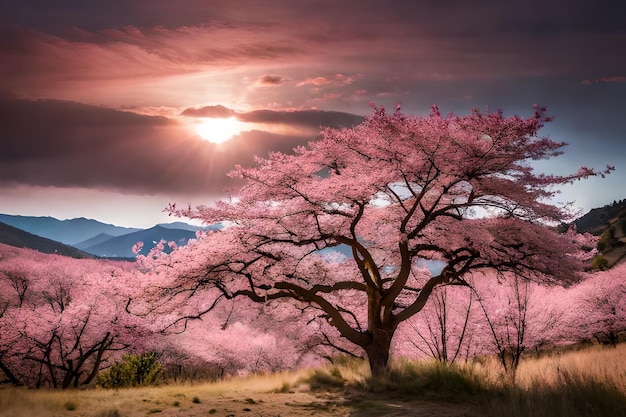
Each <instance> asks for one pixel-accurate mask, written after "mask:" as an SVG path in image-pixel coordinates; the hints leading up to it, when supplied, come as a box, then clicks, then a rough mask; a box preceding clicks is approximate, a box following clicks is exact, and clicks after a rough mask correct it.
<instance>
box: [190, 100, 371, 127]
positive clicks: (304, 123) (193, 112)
mask: <svg viewBox="0 0 626 417" xmlns="http://www.w3.org/2000/svg"><path fill="white" fill-rule="evenodd" d="M181 115H183V116H189V117H214V118H226V117H232V116H235V117H236V118H237V119H238V120H239V121H241V122H246V123H256V124H263V125H285V126H292V127H309V128H313V129H319V128H320V127H321V126H324V127H333V128H340V127H350V126H354V125H356V124H359V123H361V122H362V121H363V117H362V116H358V115H355V114H351V113H345V112H338V111H324V110H293V111H278V110H253V111H249V112H236V111H235V110H232V109H229V108H227V107H224V106H222V105H217V106H206V107H202V108H188V109H185V110H183V112H182V113H181Z"/></svg>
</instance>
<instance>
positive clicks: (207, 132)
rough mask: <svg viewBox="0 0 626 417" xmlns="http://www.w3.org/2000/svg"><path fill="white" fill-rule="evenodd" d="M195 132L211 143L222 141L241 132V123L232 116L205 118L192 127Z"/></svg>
mask: <svg viewBox="0 0 626 417" xmlns="http://www.w3.org/2000/svg"><path fill="white" fill-rule="evenodd" d="M194 130H195V131H196V133H197V134H198V135H199V136H200V137H201V138H202V139H204V140H207V141H209V142H212V143H224V142H226V141H227V140H229V139H231V138H232V137H233V136H236V135H238V134H240V133H241V131H242V126H241V123H240V122H238V121H237V119H235V118H234V117H229V118H227V119H214V118H210V119H205V120H203V121H202V122H201V123H199V124H197V125H196V126H195V127H194Z"/></svg>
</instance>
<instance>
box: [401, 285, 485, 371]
mask: <svg viewBox="0 0 626 417" xmlns="http://www.w3.org/2000/svg"><path fill="white" fill-rule="evenodd" d="M474 304H475V301H474V294H473V292H472V291H471V290H470V289H469V288H466V287H458V286H455V287H451V286H442V287H439V288H436V289H435V290H433V294H432V295H431V300H430V301H429V303H428V304H427V305H426V306H425V307H424V309H423V310H422V311H421V313H420V314H418V315H416V316H415V317H414V318H413V319H411V320H407V325H408V326H405V327H408V329H407V330H406V331H405V332H404V333H405V339H407V340H408V342H409V344H411V345H412V346H414V347H415V348H416V349H417V350H418V351H420V352H422V353H423V354H425V355H427V356H431V357H432V358H434V359H436V360H438V361H440V362H443V363H454V361H456V360H457V359H459V358H462V359H467V358H468V357H469V355H470V351H471V345H472V338H473V336H474V325H475V323H474V320H473V316H474V315H475V314H473V311H474V310H475V308H473V306H474ZM472 353H473V352H472Z"/></svg>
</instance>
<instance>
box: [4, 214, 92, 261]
mask: <svg viewBox="0 0 626 417" xmlns="http://www.w3.org/2000/svg"><path fill="white" fill-rule="evenodd" d="M0 243H4V244H6V245H9V246H15V247H18V248H29V249H34V250H36V251H39V252H42V253H49V254H59V255H63V256H69V257H72V258H93V257H94V256H93V255H90V254H88V253H86V252H83V251H81V250H79V249H76V248H74V247H72V246H68V245H64V244H63V243H59V242H56V241H54V240H51V239H47V238H44V237H40V236H36V235H33V234H31V233H28V232H26V231H24V230H21V229H18V228H16V227H13V226H11V225H8V224H5V223H1V222H0Z"/></svg>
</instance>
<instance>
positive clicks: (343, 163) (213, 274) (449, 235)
mask: <svg viewBox="0 0 626 417" xmlns="http://www.w3.org/2000/svg"><path fill="white" fill-rule="evenodd" d="M549 120H550V118H549V117H546V115H545V110H544V109H543V108H539V107H536V108H535V112H534V114H533V116H531V117H529V118H522V117H519V116H508V117H507V116H504V114H503V113H502V112H496V113H481V112H479V111H473V112H472V113H471V114H469V115H467V116H457V115H454V114H450V115H448V116H445V117H444V116H442V115H441V114H440V113H439V111H438V110H437V108H436V107H433V110H432V113H431V114H430V116H429V117H414V116H408V115H405V114H403V113H402V112H401V111H400V110H399V109H396V111H395V112H393V113H392V114H388V113H386V112H385V110H384V109H375V111H374V113H373V114H372V115H371V116H369V117H367V118H366V120H365V121H364V122H363V123H362V124H360V125H359V126H356V127H354V128H351V129H340V130H336V129H325V130H323V131H322V133H321V137H320V138H319V139H318V140H316V141H313V142H311V143H309V145H308V146H307V147H300V148H297V149H295V151H294V154H292V155H288V154H284V153H280V152H275V153H272V154H270V155H269V157H268V158H267V159H260V158H259V159H258V161H257V166H256V167H253V168H243V167H237V168H236V169H235V170H234V171H233V172H232V173H231V174H230V175H231V176H233V177H239V178H242V179H244V180H245V185H244V186H243V187H242V188H241V190H240V191H239V192H238V193H237V194H236V195H233V196H232V197H231V198H230V199H229V200H224V201H220V202H218V203H216V204H215V205H214V206H210V207H209V206H200V207H197V208H195V209H193V208H188V209H183V210H178V209H176V207H171V208H170V209H171V212H172V213H174V214H177V215H181V216H186V217H190V218H194V219H199V220H201V221H204V222H206V223H216V222H222V224H224V225H225V226H226V227H225V228H224V229H222V230H219V231H213V232H208V233H206V234H205V235H204V236H202V237H201V238H200V239H198V241H197V242H195V244H193V245H190V246H187V247H185V248H179V249H178V250H176V251H174V252H173V253H172V254H171V255H167V254H163V253H160V254H159V253H156V252H152V253H151V254H150V255H149V256H148V258H149V259H148V258H143V261H149V262H147V264H146V265H147V267H148V268H149V269H150V270H151V271H152V273H153V274H154V276H155V277H157V278H156V279H157V282H158V284H157V286H156V287H155V288H154V290H153V291H152V294H151V296H152V297H153V298H152V301H153V306H152V307H151V308H152V309H153V311H157V310H158V309H166V310H167V309H168V308H169V307H166V306H167V305H168V304H170V305H176V306H178V308H180V309H181V310H180V313H179V316H180V319H182V320H183V321H184V320H186V319H188V318H197V317H200V316H202V315H204V314H206V313H208V312H209V311H211V310H212V309H214V308H215V307H216V306H217V305H218V304H219V303H220V302H222V301H225V300H239V299H247V300H248V301H253V302H256V303H259V304H264V305H276V304H280V303H285V304H289V305H290V306H292V307H293V308H295V309H296V310H297V311H299V314H302V315H303V318H302V319H301V320H300V321H299V323H300V326H301V328H302V330H303V332H304V331H305V330H304V329H305V328H306V327H307V326H308V324H310V323H313V322H317V323H318V326H319V328H320V329H322V333H323V334H326V335H329V334H330V335H331V336H333V335H334V336H339V338H338V339H337V340H340V343H341V344H342V346H345V347H346V348H345V349H346V350H348V351H354V350H355V349H356V350H357V351H360V352H361V353H363V354H364V355H365V356H366V357H367V358H368V360H369V363H370V368H371V370H372V373H373V374H375V375H379V374H381V373H383V372H384V371H385V369H386V367H387V363H388V359H389V353H390V348H391V346H392V341H393V339H394V334H395V333H396V330H397V329H398V327H399V326H400V325H401V324H402V323H404V322H406V321H407V320H409V319H410V318H412V317H413V316H415V315H416V314H418V313H420V312H421V311H422V310H423V309H424V307H425V306H426V305H427V301H428V300H429V298H430V297H431V295H432V294H433V291H434V290H435V289H436V288H437V287H440V286H443V285H450V284H457V285H462V286H463V285H469V283H468V278H469V277H470V276H473V277H475V279H478V280H479V279H481V275H482V276H486V275H487V274H488V273H489V272H493V273H497V274H505V273H506V274H514V275H515V276H518V277H520V279H523V280H527V281H529V280H530V281H536V282H542V283H572V282H575V281H577V280H578V279H579V277H580V274H579V273H580V271H581V270H582V260H581V256H580V252H581V242H580V241H579V239H578V238H575V237H574V235H573V234H572V233H567V234H560V233H558V232H557V231H556V230H555V228H554V227H553V226H555V225H557V224H559V222H561V221H563V220H564V219H566V218H567V216H568V213H567V212H566V211H565V210H564V209H563V208H559V207H556V206H554V205H552V204H550V203H549V202H548V201H549V199H550V197H552V196H553V195H554V193H555V191H554V189H553V188H552V187H554V186H558V185H562V184H565V183H569V182H571V181H574V180H578V179H581V178H585V177H588V176H592V175H598V174H601V175H604V174H605V173H608V172H609V171H610V170H611V169H612V168H611V167H607V169H606V170H605V171H603V172H601V173H598V172H596V171H594V170H593V169H590V168H587V167H583V168H581V169H580V170H579V171H578V172H577V173H573V174H571V175H566V176H558V175H545V174H541V173H535V172H534V170H533V168H532V165H531V162H532V161H533V160H538V159H547V158H551V157H555V156H557V155H558V154H560V153H561V148H562V147H563V146H564V143H558V142H555V141H552V140H550V139H548V138H545V137H540V136H539V130H540V129H541V127H542V126H543V125H544V123H546V122H548V121H549ZM339 246H341V247H343V248H347V250H348V251H349V253H350V256H348V257H346V258H345V259H335V260H334V261H332V262H329V261H328V260H327V259H324V256H326V254H325V250H328V249H329V248H330V249H332V248H337V247H339ZM582 246H584V245H582ZM556 259H558V260H559V261H558V262H555V260H556ZM424 261H436V262H437V263H438V264H440V265H442V268H441V269H440V271H438V272H436V273H430V272H428V271H424V268H423V267H421V266H420V265H423V262H424ZM170 311H171V312H174V310H170ZM320 322H321V324H319V323H320ZM329 340H331V339H329Z"/></svg>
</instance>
